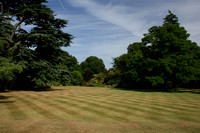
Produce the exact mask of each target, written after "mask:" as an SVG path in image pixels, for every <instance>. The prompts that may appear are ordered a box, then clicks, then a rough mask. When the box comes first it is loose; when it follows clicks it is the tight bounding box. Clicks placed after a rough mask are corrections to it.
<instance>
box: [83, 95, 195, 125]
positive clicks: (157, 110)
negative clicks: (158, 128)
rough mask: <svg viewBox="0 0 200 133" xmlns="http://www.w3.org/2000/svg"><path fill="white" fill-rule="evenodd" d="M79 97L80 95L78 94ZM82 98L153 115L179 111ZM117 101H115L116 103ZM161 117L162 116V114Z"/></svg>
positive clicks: (186, 113) (177, 111) (178, 111)
mask: <svg viewBox="0 0 200 133" xmlns="http://www.w3.org/2000/svg"><path fill="white" fill-rule="evenodd" d="M79 97H80V96H79ZM83 99H90V100H92V101H99V102H103V103H107V104H110V105H115V106H123V107H125V108H128V109H132V110H134V111H135V110H137V111H142V112H146V113H147V114H148V113H151V114H155V115H157V116H158V115H162V114H166V112H169V113H172V114H176V113H181V111H180V110H178V109H177V110H175V111H174V110H166V109H165V108H164V109H163V107H160V105H159V106H155V105H152V104H150V105H151V106H148V105H146V106H142V105H140V104H138V106H136V107H133V106H131V105H130V104H128V106H126V103H125V104H123V105H122V102H121V103H120V102H119V101H115V100H109V101H106V100H104V101H100V100H99V99H100V98H96V97H95V98H94V99H92V98H90V97H83ZM110 101H115V102H114V103H113V102H110ZM116 102H117V103H116ZM146 109H148V110H146ZM190 113H191V111H190V110H189V111H187V112H186V111H184V113H183V112H182V113H181V114H182V115H183V114H184V115H189V114H190ZM162 117H163V116H162ZM180 119H184V117H183V116H180ZM185 119H187V120H190V121H192V119H190V118H188V116H187V117H185Z"/></svg>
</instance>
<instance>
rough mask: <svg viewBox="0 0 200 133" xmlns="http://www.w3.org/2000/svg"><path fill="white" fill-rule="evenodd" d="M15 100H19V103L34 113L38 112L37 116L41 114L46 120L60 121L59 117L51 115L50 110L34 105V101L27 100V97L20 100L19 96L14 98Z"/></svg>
mask: <svg viewBox="0 0 200 133" xmlns="http://www.w3.org/2000/svg"><path fill="white" fill-rule="evenodd" d="M21 95H23V94H21ZM16 97H17V99H19V100H20V101H21V102H23V103H25V104H26V105H27V106H29V107H30V108H32V109H33V110H34V111H36V112H38V113H39V114H41V115H42V116H44V117H45V118H47V119H62V118H60V117H59V116H57V115H55V114H53V113H51V110H48V111H47V110H45V109H44V108H43V107H40V106H39V105H37V104H36V103H34V100H32V101H31V100H28V98H27V97H25V98H22V97H21V96H19V95H17V96H16Z"/></svg>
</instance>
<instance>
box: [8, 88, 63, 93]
mask: <svg viewBox="0 0 200 133" xmlns="http://www.w3.org/2000/svg"><path fill="white" fill-rule="evenodd" d="M61 90H63V89H55V88H51V87H43V88H28V89H27V88H20V89H19V88H18V89H11V90H10V91H34V92H45V91H61Z"/></svg>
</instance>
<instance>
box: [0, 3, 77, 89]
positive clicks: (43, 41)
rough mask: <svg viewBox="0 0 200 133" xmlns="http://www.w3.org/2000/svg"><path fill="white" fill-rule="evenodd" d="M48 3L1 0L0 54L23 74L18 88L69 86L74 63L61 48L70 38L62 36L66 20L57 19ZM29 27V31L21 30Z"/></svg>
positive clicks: (19, 78)
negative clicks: (21, 69)
mask: <svg viewBox="0 0 200 133" xmlns="http://www.w3.org/2000/svg"><path fill="white" fill-rule="evenodd" d="M45 3H47V0H14V1H11V0H6V1H5V0H2V1H1V11H0V13H1V14H0V30H1V31H0V40H1V43H0V52H1V53H0V55H1V56H4V57H6V58H10V59H11V61H12V62H13V63H15V64H16V65H20V66H22V68H23V71H22V72H21V73H19V74H17V75H16V76H17V80H18V82H17V86H18V87H20V88H30V87H33V88H35V87H36V88H37V87H47V86H49V85H53V84H64V85H66V84H69V83H70V82H71V80H72V76H71V74H70V70H71V69H72V67H73V66H75V65H76V63H77V60H76V58H75V57H72V56H71V55H69V54H68V53H67V52H64V51H63V50H62V49H61V47H63V46H64V47H67V46H69V45H70V42H71V40H72V39H73V36H72V35H70V34H68V33H64V32H63V31H62V29H63V28H64V27H66V24H67V21H66V20H62V19H56V18H55V14H54V12H53V11H52V10H51V9H50V8H48V7H47V6H46V4H45ZM23 25H25V26H27V25H31V26H32V29H31V30H25V29H23Z"/></svg>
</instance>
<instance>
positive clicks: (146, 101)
mask: <svg viewBox="0 0 200 133" xmlns="http://www.w3.org/2000/svg"><path fill="white" fill-rule="evenodd" d="M100 98H101V97H100ZM149 98H150V97H149ZM149 98H148V97H146V98H144V99H140V98H137V99H136V98H134V99H131V100H125V99H120V97H118V98H116V99H117V100H121V101H126V102H132V103H138V102H139V103H140V104H143V103H144V104H147V103H148V104H149V105H152V104H160V105H162V106H165V104H166V105H168V104H169V103H166V102H162V104H161V101H158V100H154V101H153V100H148V99H149ZM97 99H98V98H97ZM112 99H115V98H112V97H109V98H107V101H110V100H112ZM166 100H167V99H166ZM119 102H120V101H119ZM170 104H171V105H170V106H167V107H168V108H172V109H175V110H181V111H187V110H189V111H194V112H195V111H196V109H194V110H192V109H193V108H192V107H191V106H190V105H188V106H189V107H190V108H188V107H186V106H185V105H182V106H181V105H179V106H180V107H179V106H178V105H177V104H176V103H174V102H173V103H170ZM194 108H198V107H194Z"/></svg>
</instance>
